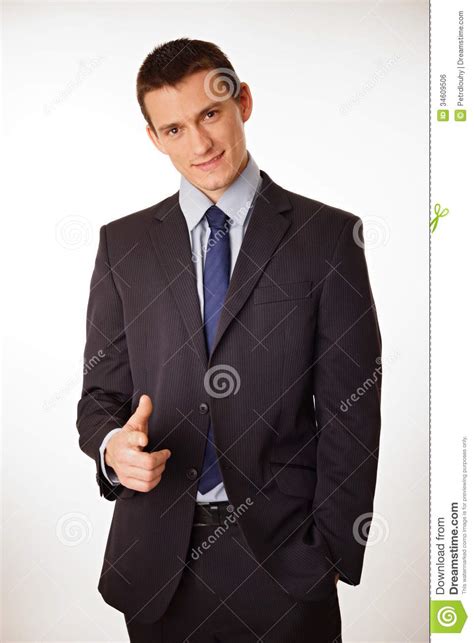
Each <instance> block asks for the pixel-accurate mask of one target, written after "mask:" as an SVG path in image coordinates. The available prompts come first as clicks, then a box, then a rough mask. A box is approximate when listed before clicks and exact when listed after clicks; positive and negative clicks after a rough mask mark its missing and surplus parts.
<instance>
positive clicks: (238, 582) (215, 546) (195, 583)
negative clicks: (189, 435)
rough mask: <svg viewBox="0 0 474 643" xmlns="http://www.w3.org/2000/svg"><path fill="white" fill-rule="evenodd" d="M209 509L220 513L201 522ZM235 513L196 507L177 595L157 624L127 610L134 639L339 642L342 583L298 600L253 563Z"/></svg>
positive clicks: (146, 642) (215, 506)
mask: <svg viewBox="0 0 474 643" xmlns="http://www.w3.org/2000/svg"><path fill="white" fill-rule="evenodd" d="M209 507H212V513H213V514H214V515H215V516H216V517H215V519H214V518H212V519H207V520H205V521H204V522H202V518H201V519H200V516H201V517H202V515H203V512H206V513H207V514H210V513H211V511H210V510H208V509H209ZM229 510H230V511H229ZM232 510H233V507H232V505H229V504H228V503H226V502H220V503H219V502H218V503H210V505H208V506H205V505H204V506H200V507H198V506H197V507H196V514H195V518H194V524H193V529H192V532H191V540H190V544H189V549H188V554H187V558H186V561H183V565H184V564H185V567H184V570H183V573H182V576H181V579H180V582H179V584H178V587H177V589H176V592H175V593H174V595H173V597H172V599H171V602H170V604H169V606H168V607H167V609H166V611H165V613H164V614H163V616H162V617H161V618H160V619H159V620H158V621H156V622H154V623H140V622H138V618H139V614H138V615H137V616H136V617H133V618H132V617H131V616H130V617H129V616H127V614H125V621H126V625H127V630H128V634H129V637H130V641H131V643H253V642H255V641H262V643H341V641H342V639H341V615H340V609H339V600H338V594H337V587H336V586H334V592H333V593H332V594H331V595H330V597H329V598H326V599H324V600H321V601H312V602H302V601H297V600H295V599H294V598H293V597H292V596H290V595H289V594H288V592H287V591H286V590H285V588H284V587H283V586H282V585H281V584H280V583H279V582H278V581H277V580H276V579H274V578H273V577H271V576H270V575H269V573H268V572H267V571H266V570H264V569H263V567H262V566H261V565H259V563H258V562H257V561H256V560H255V558H254V555H253V553H252V551H251V549H250V548H249V546H248V545H247V543H246V541H245V537H244V536H243V533H242V531H241V529H240V526H239V525H238V518H237V519H236V520H234V521H231V515H232V514H231V513H230V512H232Z"/></svg>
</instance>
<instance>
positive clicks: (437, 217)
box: [430, 203, 449, 233]
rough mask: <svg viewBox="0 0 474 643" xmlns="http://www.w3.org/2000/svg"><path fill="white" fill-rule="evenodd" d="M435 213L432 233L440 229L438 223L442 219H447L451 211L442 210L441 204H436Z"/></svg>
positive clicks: (431, 223)
mask: <svg viewBox="0 0 474 643" xmlns="http://www.w3.org/2000/svg"><path fill="white" fill-rule="evenodd" d="M434 213H435V216H434V218H433V219H431V221H430V228H431V233H433V232H434V231H435V230H436V228H437V227H438V221H439V220H440V219H441V217H445V216H446V215H447V214H449V210H448V208H443V209H442V210H441V204H440V203H435V207H434Z"/></svg>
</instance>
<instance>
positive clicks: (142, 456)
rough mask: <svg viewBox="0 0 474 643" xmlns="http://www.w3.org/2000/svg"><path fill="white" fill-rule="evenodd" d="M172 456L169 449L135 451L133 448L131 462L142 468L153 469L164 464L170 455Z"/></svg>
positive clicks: (130, 456)
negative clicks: (149, 451)
mask: <svg viewBox="0 0 474 643" xmlns="http://www.w3.org/2000/svg"><path fill="white" fill-rule="evenodd" d="M169 456H171V451H170V450H169V449H162V450H161V451H152V452H151V453H148V451H135V450H132V451H131V453H130V455H129V464H131V465H132V466H134V467H140V468H141V469H147V470H149V471H150V470H153V469H156V468H157V467H159V466H160V465H162V464H164V463H165V462H166V461H167V460H168V457H169Z"/></svg>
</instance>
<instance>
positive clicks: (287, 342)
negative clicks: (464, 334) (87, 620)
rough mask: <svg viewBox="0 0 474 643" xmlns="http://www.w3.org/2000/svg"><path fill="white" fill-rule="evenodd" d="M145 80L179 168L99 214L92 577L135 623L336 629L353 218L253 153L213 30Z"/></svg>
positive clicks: (235, 86)
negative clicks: (210, 37)
mask: <svg viewBox="0 0 474 643" xmlns="http://www.w3.org/2000/svg"><path fill="white" fill-rule="evenodd" d="M137 96H138V101H139V104H140V107H141V109H142V112H143V115H144V117H145V119H146V121H147V125H146V127H147V132H148V135H149V136H150V139H151V140H152V142H153V144H154V145H155V146H156V147H157V148H158V149H159V150H160V151H161V152H163V153H164V154H167V155H168V156H169V158H170V160H171V162H172V163H173V165H174V166H175V168H176V169H177V170H178V172H179V173H180V175H181V184H180V188H179V191H178V192H176V193H175V194H173V195H172V196H170V197H168V198H166V199H164V200H163V201H161V202H160V203H157V204H156V205H153V206H151V207H149V208H146V209H145V210H141V211H139V212H135V213H133V214H130V215H128V216H124V217H122V218H119V219H116V220H114V221H112V222H110V223H108V224H106V225H103V226H102V227H101V228H100V241H99V247H98V252H97V258H96V262H95V267H94V272H93V275H92V280H91V288H90V298H89V304H88V311H87V340H86V347H85V355H84V357H85V361H86V362H87V363H88V364H93V367H91V368H88V369H87V371H85V375H84V383H83V389H82V396H81V399H80V400H79V403H78V420H77V428H78V431H79V444H80V447H81V449H82V450H83V451H84V452H85V453H86V454H87V455H89V456H90V457H92V458H93V459H94V460H95V462H96V469H97V475H96V478H97V482H98V484H99V488H100V493H101V495H103V496H104V497H105V498H106V499H108V500H116V503H115V507H114V514H113V519H112V524H111V528H110V532H109V537H108V540H107V545H106V551H105V556H104V562H103V568H102V573H101V576H100V581H99V586H98V589H99V591H100V592H101V594H102V596H103V597H104V600H105V601H106V602H107V603H109V604H110V605H112V606H113V607H115V608H116V609H118V610H120V611H122V612H123V613H124V615H125V619H126V624H127V628H128V632H129V635H130V640H131V641H135V642H141V641H150V642H151V641H154V642H155V643H157V642H161V641H164V642H166V643H171V642H175V641H176V642H178V641H180V642H182V641H189V642H193V643H197V642H201V643H205V642H206V643H210V642H217V641H222V642H224V641H225V642H226V643H227V642H229V643H232V642H234V643H236V642H237V641H239V642H247V641H249V642H250V641H257V640H260V639H261V640H264V641H266V642H267V641H268V642H270V641H271V642H273V643H289V642H297V643H305V642H306V641H311V642H313V643H314V642H323V641H324V642H329V641H331V642H334V641H340V640H341V638H340V637H341V619H340V611H339V602H338V595H337V585H336V584H337V581H338V579H339V578H340V580H341V581H343V582H345V583H347V584H349V585H357V584H359V582H360V578H361V572H362V565H363V557H364V551H365V546H366V538H367V534H368V526H369V525H370V517H371V512H372V508H373V499H374V493H375V484H376V473H377V462H378V445H379V434H380V393H381V367H380V362H381V337H380V332H379V327H378V322H377V316H376V311H375V306H374V301H373V297H372V292H371V288H370V284H369V277H368V273H367V266H366V261H365V257H364V250H363V233H362V222H361V219H360V218H359V217H357V216H355V215H353V214H351V213H349V212H345V211H343V210H340V209H337V208H335V207H331V206H328V205H325V204H323V203H320V202H318V201H315V200H312V199H310V198H307V197H304V196H301V195H299V194H296V193H293V192H290V191H288V190H285V189H284V188H282V187H280V186H279V185H277V184H276V183H275V182H274V181H272V179H271V178H270V176H269V175H268V174H267V173H266V172H264V171H263V170H260V169H259V168H258V166H257V163H256V161H255V159H254V158H253V156H252V155H251V154H250V153H249V151H248V150H247V148H246V141H245V135H244V123H245V122H246V121H247V120H248V118H249V117H250V114H251V111H252V97H251V93H250V89H249V87H248V85H247V84H245V83H241V82H240V81H239V79H238V77H237V74H236V73H235V71H234V69H233V67H232V65H231V64H230V62H229V60H228V59H227V57H226V56H225V55H224V54H223V53H222V51H221V50H220V49H219V48H218V47H216V46H215V45H214V44H212V43H208V42H203V41H198V40H188V39H180V40H177V41H172V42H168V43H165V44H163V45H161V46H160V47H157V48H156V49H155V50H154V51H153V52H151V53H150V54H149V56H148V57H147V58H146V59H145V61H144V63H143V65H142V67H141V68H140V72H139V74H138V79H137ZM295 126H297V125H296V124H295Z"/></svg>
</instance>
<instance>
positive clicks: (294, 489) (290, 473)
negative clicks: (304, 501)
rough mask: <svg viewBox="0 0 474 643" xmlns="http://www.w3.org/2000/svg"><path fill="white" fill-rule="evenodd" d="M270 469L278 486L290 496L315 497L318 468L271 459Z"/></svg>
mask: <svg viewBox="0 0 474 643" xmlns="http://www.w3.org/2000/svg"><path fill="white" fill-rule="evenodd" d="M270 469H271V472H272V476H273V479H274V480H275V482H276V483H277V486H278V488H279V489H280V491H282V492H283V493H286V494H287V495H289V496H298V497H300V498H308V499H309V500H312V499H313V498H314V492H315V489H316V482H317V480H318V475H317V472H316V469H315V468H313V467H310V466H307V465H302V464H286V463H284V462H274V461H270Z"/></svg>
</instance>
